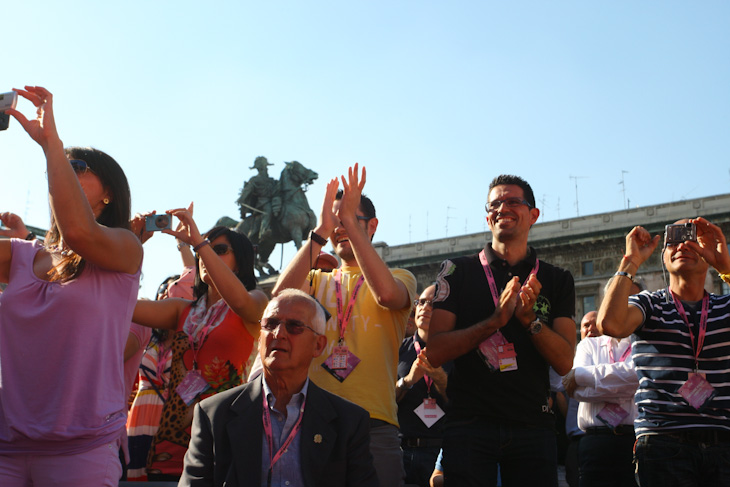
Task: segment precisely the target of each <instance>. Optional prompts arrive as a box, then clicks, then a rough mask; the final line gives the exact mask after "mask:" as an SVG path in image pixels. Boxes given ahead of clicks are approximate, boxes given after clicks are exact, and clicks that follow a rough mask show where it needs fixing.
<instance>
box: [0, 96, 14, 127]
mask: <svg viewBox="0 0 730 487" xmlns="http://www.w3.org/2000/svg"><path fill="white" fill-rule="evenodd" d="M17 104H18V94H17V93H16V92H14V91H10V92H8V93H0V130H7V128H8V126H9V125H10V115H8V114H7V113H5V110H7V109H9V108H15V105H17Z"/></svg>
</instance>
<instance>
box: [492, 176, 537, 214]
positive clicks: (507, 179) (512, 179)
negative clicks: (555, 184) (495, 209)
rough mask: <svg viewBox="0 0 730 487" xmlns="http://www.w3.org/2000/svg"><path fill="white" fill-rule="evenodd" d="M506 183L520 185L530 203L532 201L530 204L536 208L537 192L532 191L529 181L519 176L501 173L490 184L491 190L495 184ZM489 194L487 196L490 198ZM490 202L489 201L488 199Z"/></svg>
mask: <svg viewBox="0 0 730 487" xmlns="http://www.w3.org/2000/svg"><path fill="white" fill-rule="evenodd" d="M504 184H512V185H515V186H519V187H520V188H522V193H523V194H524V195H525V199H526V200H527V202H528V203H530V206H531V207H533V208H535V194H534V193H533V192H532V188H531V187H530V185H529V183H528V182H527V181H525V180H524V179H522V178H521V177H519V176H513V175H511V174H500V175H499V176H497V177H496V178H494V179H492V182H491V183H490V184H489V192H490V193H491V192H492V188H494V187H495V186H501V185H504ZM488 197H489V196H487V198H488ZM487 203H489V201H487Z"/></svg>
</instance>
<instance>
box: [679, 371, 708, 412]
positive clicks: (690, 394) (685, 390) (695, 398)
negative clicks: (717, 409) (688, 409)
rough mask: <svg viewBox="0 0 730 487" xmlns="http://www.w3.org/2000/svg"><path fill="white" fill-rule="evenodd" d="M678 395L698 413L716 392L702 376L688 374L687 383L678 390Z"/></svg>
mask: <svg viewBox="0 0 730 487" xmlns="http://www.w3.org/2000/svg"><path fill="white" fill-rule="evenodd" d="M679 393H680V394H681V395H682V397H683V398H684V399H685V401H687V402H688V403H689V405H690V406H692V407H693V408H695V409H696V410H698V411H700V410H702V408H704V407H705V406H707V403H708V402H710V400H711V399H712V398H713V397H715V395H716V394H717V391H716V390H715V388H714V387H712V385H711V384H710V383H709V382H707V379H705V375H704V374H698V373H694V372H692V373H690V374H689V378H688V379H687V382H685V383H684V385H683V386H682V387H680V388H679Z"/></svg>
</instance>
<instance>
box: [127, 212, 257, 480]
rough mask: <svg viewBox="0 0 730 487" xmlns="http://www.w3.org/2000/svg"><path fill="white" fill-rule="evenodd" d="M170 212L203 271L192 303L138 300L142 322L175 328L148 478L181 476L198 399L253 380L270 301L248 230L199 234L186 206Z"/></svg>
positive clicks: (178, 233) (137, 310)
mask: <svg viewBox="0 0 730 487" xmlns="http://www.w3.org/2000/svg"><path fill="white" fill-rule="evenodd" d="M168 213H169V214H171V215H173V216H175V217H177V218H178V219H179V220H180V226H179V227H178V229H177V230H163V232H164V233H167V234H169V235H174V236H175V237H176V238H177V239H178V240H180V241H182V242H184V243H186V244H189V245H192V246H193V250H194V251H195V252H196V254H197V255H196V260H197V268H198V274H197V276H196V278H195V285H194V287H193V293H194V298H195V299H194V300H193V301H192V302H191V301H187V300H184V299H165V300H163V301H138V302H137V306H136V308H135V311H134V317H133V320H134V322H135V323H139V324H141V325H145V326H150V327H153V328H165V329H170V330H174V331H175V336H174V338H173V341H172V370H171V373H170V382H169V388H168V392H167V399H166V402H165V405H164V407H163V411H162V419H161V422H160V427H159V429H158V430H157V433H156V434H155V437H154V439H153V441H152V447H151V449H150V453H149V456H148V459H147V478H148V479H149V480H176V479H178V478H179V477H180V475H181V474H182V466H183V457H184V456H185V452H186V451H187V447H188V442H189V440H190V426H191V423H192V417H193V408H194V407H195V404H196V403H197V402H198V401H200V400H201V399H203V398H206V397H209V396H211V395H213V394H216V393H218V392H222V391H225V390H227V389H230V388H231V387H234V386H237V385H239V384H241V383H243V382H244V381H245V380H246V376H247V374H248V371H249V370H250V368H251V364H252V363H253V356H254V355H255V350H256V347H255V346H254V345H255V343H256V341H257V340H258V333H259V330H260V326H259V323H258V320H259V319H260V318H261V315H262V314H263V311H264V308H265V307H266V304H267V302H268V299H267V298H266V295H265V294H264V293H263V292H262V291H261V290H258V289H256V279H255V277H254V274H253V264H254V250H253V245H251V242H250V241H249V240H248V239H247V238H246V237H245V236H244V235H242V234H240V233H238V232H235V231H233V230H230V229H229V228H226V227H214V228H213V229H211V230H210V231H208V232H207V233H206V234H205V235H200V233H199V231H198V228H197V226H196V224H195V221H194V220H193V218H192V216H191V215H190V212H189V211H188V210H187V209H177V210H171V211H169V212H168Z"/></svg>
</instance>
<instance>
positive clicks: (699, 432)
mask: <svg viewBox="0 0 730 487" xmlns="http://www.w3.org/2000/svg"><path fill="white" fill-rule="evenodd" d="M661 435H662V436H666V437H669V438H674V439H677V440H679V441H683V442H685V443H704V444H705V445H717V444H719V443H727V442H730V431H726V430H703V429H692V430H681V431H676V432H673V433H661Z"/></svg>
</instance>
